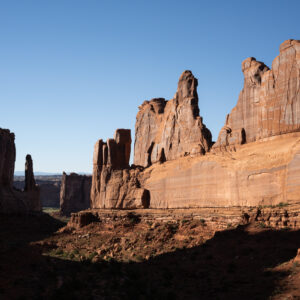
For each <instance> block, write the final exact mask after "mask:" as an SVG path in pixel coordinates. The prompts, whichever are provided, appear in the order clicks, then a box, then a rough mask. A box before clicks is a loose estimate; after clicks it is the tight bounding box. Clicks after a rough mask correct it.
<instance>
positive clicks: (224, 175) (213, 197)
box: [143, 133, 300, 208]
mask: <svg viewBox="0 0 300 300" xmlns="http://www.w3.org/2000/svg"><path fill="white" fill-rule="evenodd" d="M299 171H300V133H290V134H285V135H279V136H276V137H270V138H267V139H264V140H261V141H256V142H253V143H249V144H246V145H243V146H240V147H239V148H237V149H236V150H235V151H232V152H220V153H217V154H214V153H208V154H207V155H205V156H203V157H196V158H191V157H184V158H181V159H179V160H175V161H170V162H166V163H165V164H163V165H157V166H153V167H151V168H149V169H146V170H145V171H144V176H145V177H147V178H148V179H146V180H145V181H144V184H143V187H144V188H146V189H148V190H149V192H150V197H151V201H150V208H183V207H185V208H191V207H230V206H258V205H277V204H279V203H281V202H282V203H296V202H299V201H300V185H299V177H300V175H299V174H300V173H299ZM147 173H148V174H147Z"/></svg>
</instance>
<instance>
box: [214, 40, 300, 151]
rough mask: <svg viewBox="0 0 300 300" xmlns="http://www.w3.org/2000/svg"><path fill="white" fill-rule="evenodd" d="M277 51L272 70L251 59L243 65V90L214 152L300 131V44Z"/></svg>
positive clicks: (291, 42)
mask: <svg viewBox="0 0 300 300" xmlns="http://www.w3.org/2000/svg"><path fill="white" fill-rule="evenodd" d="M279 50H280V54H279V56H277V57H276V58H275V59H274V61H273V63H272V69H269V68H268V67H267V66H266V65H265V64H264V63H262V62H259V61H257V60H256V59H255V58H253V57H250V58H247V59H246V60H244V61H243V63H242V71H243V73H244V87H243V90H242V91H241V93H240V95H239V99H238V103H237V105H236V106H235V107H234V108H233V109H232V111H231V113H230V114H229V115H227V118H226V122H225V126H224V127H223V129H222V130H221V132H220V134H219V138H218V140H217V142H216V144H215V145H214V148H219V147H226V146H232V145H239V144H244V143H249V142H253V141H256V140H259V139H262V138H266V137H270V136H274V135H280V134H284V133H289V132H294V131H299V130H300V76H299V74H300V41H298V40H287V41H285V42H284V43H282V44H281V45H280V49H279Z"/></svg>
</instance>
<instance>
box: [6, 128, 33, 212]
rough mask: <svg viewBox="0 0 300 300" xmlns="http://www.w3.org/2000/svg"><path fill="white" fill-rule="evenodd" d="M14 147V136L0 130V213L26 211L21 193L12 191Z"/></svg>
mask: <svg viewBox="0 0 300 300" xmlns="http://www.w3.org/2000/svg"><path fill="white" fill-rule="evenodd" d="M15 159H16V147H15V135H14V134H13V133H11V132H10V131H9V130H8V129H1V128H0V212H1V213H15V212H25V211H27V210H28V206H27V202H26V200H25V199H23V193H21V192H15V191H14V190H13V176H14V169H15Z"/></svg>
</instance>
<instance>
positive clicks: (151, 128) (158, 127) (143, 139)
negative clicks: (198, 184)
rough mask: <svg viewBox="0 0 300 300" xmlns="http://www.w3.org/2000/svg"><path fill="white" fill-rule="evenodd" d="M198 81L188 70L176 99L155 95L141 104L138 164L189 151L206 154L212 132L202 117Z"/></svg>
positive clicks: (137, 141)
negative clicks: (156, 96)
mask: <svg viewBox="0 0 300 300" xmlns="http://www.w3.org/2000/svg"><path fill="white" fill-rule="evenodd" d="M197 85H198V81H197V79H196V78H195V77H194V76H193V74H192V72H191V71H184V72H183V73H182V74H181V76H180V78H179V82H178V88H177V92H176V94H175V96H174V98H173V99H172V100H169V101H166V100H165V99H163V98H155V99H152V100H150V101H144V103H143V104H142V105H141V106H140V107H139V112H138V114H137V117H136V124H135V145H134V164H135V165H141V166H144V167H146V166H149V165H151V164H152V163H154V162H158V161H160V162H162V161H163V160H173V159H176V158H178V157H180V156H185V155H189V154H204V153H205V152H207V151H208V150H209V149H210V147H211V145H212V140H211V133H210V131H209V130H208V129H207V128H206V126H205V125H204V124H203V121H202V118H201V117H200V116H199V107H198V94H197Z"/></svg>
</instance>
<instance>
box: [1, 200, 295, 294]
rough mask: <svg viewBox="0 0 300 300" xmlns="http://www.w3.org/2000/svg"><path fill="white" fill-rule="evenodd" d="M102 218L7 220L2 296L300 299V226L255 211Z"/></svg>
mask: <svg viewBox="0 0 300 300" xmlns="http://www.w3.org/2000/svg"><path fill="white" fill-rule="evenodd" d="M296 207H297V206H294V207H293V208H292V209H293V212H295V211H296ZM298 208H299V211H300V206H299V207H298ZM265 209H266V210H268V211H273V212H274V211H275V215H279V214H280V211H283V210H285V211H288V210H289V207H285V206H284V207H269V208H265ZM251 212H253V215H255V216H256V217H255V218H253V217H252V215H251ZM98 216H100V218H99V220H98V221H97V222H92V223H90V224H88V225H86V226H82V227H78V226H77V227H76V226H75V227H74V226H72V222H70V223H71V226H65V225H66V223H65V221H66V220H65V219H61V218H60V217H59V215H58V214H57V213H55V212H50V214H47V213H43V214H36V215H31V216H20V215H16V216H13V217H12V216H1V218H0V299H300V255H298V256H297V251H298V248H300V230H296V229H290V228H288V227H284V226H283V227H281V228H277V229H274V228H270V227H268V225H267V222H265V221H261V220H259V218H258V217H257V211H256V209H252V210H249V211H248V212H247V213H245V211H244V210H243V209H241V208H232V209H228V208H227V209H226V208H224V209H222V208H218V209H198V210H197V209H194V210H171V211H170V210H165V211H164V210H153V211H152V210H150V211H148V210H145V211H144V212H143V211H139V210H137V211H107V210H106V211H104V210H102V211H100V212H98ZM208 216H209V217H208ZM73 225H74V224H73Z"/></svg>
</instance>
